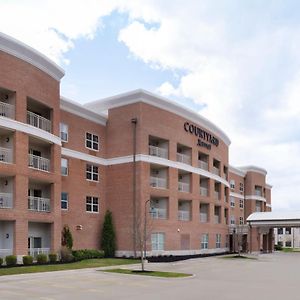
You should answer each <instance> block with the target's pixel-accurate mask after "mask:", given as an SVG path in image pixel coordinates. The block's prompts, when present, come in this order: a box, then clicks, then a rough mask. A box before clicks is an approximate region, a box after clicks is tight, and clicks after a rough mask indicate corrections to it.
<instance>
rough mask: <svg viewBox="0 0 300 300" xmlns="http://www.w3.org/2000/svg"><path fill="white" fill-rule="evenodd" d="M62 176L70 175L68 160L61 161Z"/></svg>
mask: <svg viewBox="0 0 300 300" xmlns="http://www.w3.org/2000/svg"><path fill="white" fill-rule="evenodd" d="M61 175H63V176H67V175H68V160H67V159H66V158H62V159H61Z"/></svg>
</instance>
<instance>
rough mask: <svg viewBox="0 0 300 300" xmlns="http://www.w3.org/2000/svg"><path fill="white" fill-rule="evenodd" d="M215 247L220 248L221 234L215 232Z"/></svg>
mask: <svg viewBox="0 0 300 300" xmlns="http://www.w3.org/2000/svg"><path fill="white" fill-rule="evenodd" d="M216 248H221V234H220V233H217V234H216Z"/></svg>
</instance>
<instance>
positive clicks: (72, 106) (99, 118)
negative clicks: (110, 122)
mask: <svg viewBox="0 0 300 300" xmlns="http://www.w3.org/2000/svg"><path fill="white" fill-rule="evenodd" d="M60 109H61V110H63V111H66V112H69V113H71V114H74V115H77V116H79V117H82V118H84V119H87V120H90V121H92V122H95V123H97V124H100V125H104V126H105V125H106V122H107V118H106V117H105V116H104V115H103V114H97V113H95V112H93V111H91V110H90V109H87V108H86V107H84V106H83V105H81V104H80V103H77V102H75V101H72V100H70V99H67V98H65V97H61V98H60Z"/></svg>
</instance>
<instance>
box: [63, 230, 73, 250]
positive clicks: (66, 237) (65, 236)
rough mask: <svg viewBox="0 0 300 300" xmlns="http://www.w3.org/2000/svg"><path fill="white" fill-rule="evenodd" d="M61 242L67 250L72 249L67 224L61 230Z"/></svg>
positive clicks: (71, 238)
mask: <svg viewBox="0 0 300 300" xmlns="http://www.w3.org/2000/svg"><path fill="white" fill-rule="evenodd" d="M61 244H62V246H65V247H67V248H68V249H69V250H72V247H73V236H72V233H71V231H70V228H69V226H68V225H65V226H64V228H63V231H62V237H61Z"/></svg>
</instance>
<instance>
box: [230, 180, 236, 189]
mask: <svg viewBox="0 0 300 300" xmlns="http://www.w3.org/2000/svg"><path fill="white" fill-rule="evenodd" d="M230 188H231V189H234V188H235V181H234V180H230Z"/></svg>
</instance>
